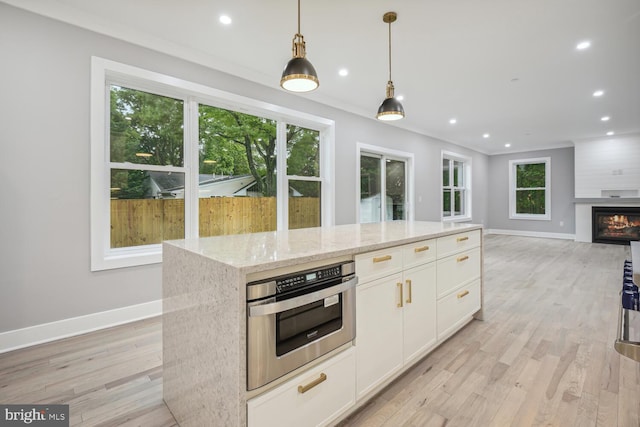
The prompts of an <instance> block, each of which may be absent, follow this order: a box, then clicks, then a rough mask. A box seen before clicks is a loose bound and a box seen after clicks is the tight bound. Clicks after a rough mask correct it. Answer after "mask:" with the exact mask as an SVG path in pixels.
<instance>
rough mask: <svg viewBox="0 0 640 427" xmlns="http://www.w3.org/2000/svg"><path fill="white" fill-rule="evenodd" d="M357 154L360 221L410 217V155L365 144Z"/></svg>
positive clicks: (359, 148)
mask: <svg viewBox="0 0 640 427" xmlns="http://www.w3.org/2000/svg"><path fill="white" fill-rule="evenodd" d="M358 154H359V165H360V168H359V177H358V178H359V182H360V185H359V193H360V194H359V196H360V197H359V198H358V199H359V204H358V213H359V221H360V223H367V222H379V221H393V220H406V219H411V218H412V217H413V211H412V209H411V203H410V199H411V197H410V196H411V191H409V189H410V188H412V181H413V179H412V176H413V173H412V166H413V157H412V156H413V155H411V154H407V153H401V152H396V151H392V150H386V149H384V148H378V147H373V146H365V145H364V144H359V145H358Z"/></svg>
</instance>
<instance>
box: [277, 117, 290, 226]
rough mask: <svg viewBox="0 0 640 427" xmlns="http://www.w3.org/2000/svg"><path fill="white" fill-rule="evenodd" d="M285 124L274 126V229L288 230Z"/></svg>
mask: <svg viewBox="0 0 640 427" xmlns="http://www.w3.org/2000/svg"><path fill="white" fill-rule="evenodd" d="M286 153H287V124H286V123H285V122H283V121H278V122H277V124H276V187H277V194H276V229H277V230H287V229H288V228H289V191H288V187H289V178H288V177H287V154H286Z"/></svg>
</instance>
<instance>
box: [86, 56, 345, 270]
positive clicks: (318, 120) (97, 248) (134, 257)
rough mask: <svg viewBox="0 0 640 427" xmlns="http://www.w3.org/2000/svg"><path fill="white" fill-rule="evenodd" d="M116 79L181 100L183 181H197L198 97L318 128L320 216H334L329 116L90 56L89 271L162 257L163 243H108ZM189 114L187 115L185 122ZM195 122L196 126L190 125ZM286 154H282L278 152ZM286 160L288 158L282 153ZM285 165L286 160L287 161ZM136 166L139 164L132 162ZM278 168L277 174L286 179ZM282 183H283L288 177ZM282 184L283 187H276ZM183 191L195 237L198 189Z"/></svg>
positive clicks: (282, 214) (329, 221)
mask: <svg viewBox="0 0 640 427" xmlns="http://www.w3.org/2000/svg"><path fill="white" fill-rule="evenodd" d="M112 80H113V81H115V82H117V84H122V85H124V86H127V87H131V88H134V89H139V90H144V91H148V92H152V93H157V94H159V95H164V96H170V97H174V98H177V99H183V100H184V101H185V126H184V127H185V140H184V142H185V151H184V165H183V167H182V168H180V169H181V171H184V172H185V187H187V186H189V187H190V188H194V185H195V184H194V183H197V182H198V173H199V171H198V170H197V166H195V167H194V166H192V165H198V152H197V149H195V148H194V147H197V146H198V135H197V132H193V131H191V132H190V130H193V129H197V122H198V118H197V108H198V106H197V105H198V103H203V104H206V105H211V106H215V107H220V108H227V109H231V110H236V111H242V112H243V113H247V114H254V115H259V116H261V117H265V118H267V119H273V120H277V121H278V122H286V123H288V124H291V125H296V126H302V127H306V128H309V129H314V130H317V131H319V132H320V144H321V145H320V156H321V157H320V169H321V183H322V184H321V185H322V195H321V197H322V203H321V218H322V220H321V221H322V225H323V226H330V225H333V224H334V221H335V211H334V210H335V191H334V186H335V184H334V181H335V180H334V176H335V169H334V163H335V162H334V160H335V122H334V121H333V120H330V119H326V118H322V117H318V116H314V115H311V114H307V113H302V112H299V111H296V110H292V109H289V108H285V107H281V106H278V105H274V104H269V103H266V102H262V101H257V100H254V99H251V98H247V97H244V96H240V95H236V94H233V93H229V92H225V91H222V90H218V89H214V88H211V87H208V86H204V85H201V84H198V83H193V82H190V81H186V80H182V79H179V78H175V77H171V76H167V75H164V74H160V73H157V72H154V71H149V70H145V69H142V68H138V67H134V66H131V65H126V64H122V63H118V62H115V61H110V60H108V59H104V58H99V57H92V58H91V100H90V108H91V112H90V118H91V123H90V135H91V186H90V188H91V195H90V203H91V206H90V220H91V245H90V246H91V271H100V270H107V269H113V268H122V267H132V266H140V265H146V264H155V263H160V262H162V245H161V244H154V245H145V246H135V247H128V248H117V249H111V247H110V233H109V227H110V217H109V216H110V207H109V203H110V202H109V200H110V194H109V187H110V176H109V170H110V169H109V167H108V165H109V164H110V163H109V151H108V150H109V146H108V132H109V130H108V129H107V123H108V120H109V114H110V112H109V109H108V107H107V105H108V102H107V100H108V98H107V96H108V84H109V83H108V82H109V81H112ZM187 120H188V121H189V122H188V123H187ZM194 125H195V126H194ZM279 144H281V146H279V147H278V152H279V153H285V152H286V141H284V142H281V141H280V142H279ZM278 157H279V158H280V157H283V158H284V157H285V156H278ZM285 161H286V159H285ZM285 165H286V163H285ZM136 169H137V167H136ZM285 170H286V169H285ZM280 175H284V174H280V173H279V174H278V180H281V179H282V180H284V178H281V176H280ZM280 185H286V183H284V184H282V183H280ZM278 188H281V187H278ZM187 193H190V192H189V191H186V192H185V237H186V238H195V237H198V230H197V224H198V198H197V194H196V193H195V192H194V194H192V195H189V194H187ZM283 194H284V196H283V197H278V204H277V215H278V218H279V219H278V230H282V229H286V228H287V224H288V221H285V220H286V219H287V218H286V213H287V212H288V197H285V196H286V195H287V194H288V193H286V192H285V193H283Z"/></svg>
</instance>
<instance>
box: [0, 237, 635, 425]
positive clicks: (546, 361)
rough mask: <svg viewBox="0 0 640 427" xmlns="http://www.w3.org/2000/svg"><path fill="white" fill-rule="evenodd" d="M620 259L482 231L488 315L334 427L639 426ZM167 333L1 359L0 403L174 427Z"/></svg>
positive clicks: (100, 339) (147, 327)
mask: <svg viewBox="0 0 640 427" xmlns="http://www.w3.org/2000/svg"><path fill="white" fill-rule="evenodd" d="M628 256H629V252H628V247H623V246H616V245H601V244H586V243H574V242H571V241H564V240H550V239H535V238H526V237H513V236H487V237H486V238H485V263H484V265H485V320H484V321H473V322H471V323H470V324H469V325H468V326H467V327H465V328H464V329H463V330H462V331H460V332H459V333H458V334H456V335H455V336H454V337H452V338H451V339H450V340H448V341H447V342H446V343H444V344H443V345H442V346H440V347H439V348H438V349H436V350H435V351H433V352H432V353H431V354H430V355H429V356H427V357H426V358H425V359H423V360H422V361H421V362H419V363H418V364H417V365H415V366H414V367H413V368H412V369H410V370H409V372H407V374H406V375H403V376H402V377H401V378H399V379H398V380H397V381H395V382H394V383H392V384H391V385H390V386H389V387H387V388H386V389H385V390H383V391H382V392H381V393H380V394H378V395H377V396H376V397H375V398H374V399H373V400H372V401H371V402H370V403H369V404H367V405H366V406H365V407H364V408H362V409H361V410H360V411H358V412H357V413H356V414H354V415H352V416H351V417H350V418H348V419H347V420H345V421H344V422H342V423H341V424H340V426H341V427H347V426H358V427H361V426H389V427H395V426H421V427H422V426H424V427H428V426H445V425H446V426H447V427H451V426H465V427H467V426H523V427H524V426H534V425H535V426H537V425H544V426H547V425H553V426H563V427H564V426H577V427H583V426H585V427H588V426H603V427H605V426H606V427H613V426H620V427H622V426H625V427H626V426H633V427H638V426H640V421H639V420H640V363H637V362H633V361H631V360H629V359H626V358H624V357H621V356H619V355H618V354H617V353H616V352H615V350H614V349H613V342H614V340H615V337H616V328H617V315H618V310H617V307H618V301H619V297H618V291H619V289H620V284H621V277H622V263H623V260H624V259H625V258H626V257H628ZM638 320H640V316H639V317H638ZM161 327H162V324H161V319H160V318H154V319H149V320H145V321H141V322H136V323H132V324H129V325H124V326H120V327H116V328H111V329H108V330H103V331H99V332H95V333H91V334H87V335H83V336H79V337H73V338H68V339H65V340H61V341H57V342H54V343H49V344H43V345H39V346H34V347H31V348H27V349H23V350H18V351H14V352H10V353H5V354H2V355H0V403H67V404H69V405H70V413H71V425H78V426H80V425H82V426H115V425H126V426H174V425H176V424H175V420H174V419H173V417H172V416H171V413H170V412H169V411H168V409H167V407H166V406H165V405H164V403H163V401H162V352H161V351H162V348H161V339H162V338H161ZM638 338H640V337H638ZM216 427H217V426H216ZM225 427H226V426H225ZM274 427H277V425H276V424H274ZM301 427H303V426H301Z"/></svg>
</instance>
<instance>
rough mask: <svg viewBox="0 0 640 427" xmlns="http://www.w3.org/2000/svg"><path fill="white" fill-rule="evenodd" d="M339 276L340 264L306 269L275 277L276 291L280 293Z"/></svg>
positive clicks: (340, 274) (340, 273)
mask: <svg viewBox="0 0 640 427" xmlns="http://www.w3.org/2000/svg"><path fill="white" fill-rule="evenodd" d="M341 276H342V265H336V266H332V267H327V268H323V269H319V270H312V271H306V272H301V273H298V274H293V275H289V276H282V277H279V278H277V279H276V289H277V292H278V293H282V292H287V291H290V290H293V289H296V288H301V287H304V286H307V285H309V284H312V283H314V282H321V281H324V280H329V279H333V278H336V277H341Z"/></svg>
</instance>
